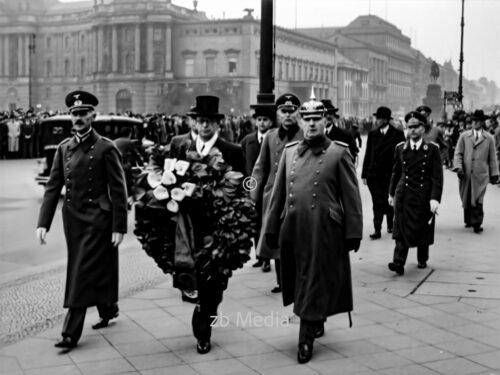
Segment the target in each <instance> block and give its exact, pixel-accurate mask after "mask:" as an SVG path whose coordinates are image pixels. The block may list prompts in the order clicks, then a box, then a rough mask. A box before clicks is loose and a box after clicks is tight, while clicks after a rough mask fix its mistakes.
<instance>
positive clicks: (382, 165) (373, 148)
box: [361, 107, 405, 240]
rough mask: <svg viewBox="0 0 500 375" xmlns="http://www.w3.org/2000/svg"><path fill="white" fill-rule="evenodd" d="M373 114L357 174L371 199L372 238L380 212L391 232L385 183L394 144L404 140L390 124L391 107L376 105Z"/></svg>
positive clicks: (377, 231) (391, 213) (379, 227)
mask: <svg viewBox="0 0 500 375" xmlns="http://www.w3.org/2000/svg"><path fill="white" fill-rule="evenodd" d="M373 115H374V116H375V119H376V120H375V121H376V128H375V129H373V130H372V131H370V132H369V133H368V139H367V141H366V153H365V159H364V161H363V169H362V172H361V178H362V179H363V183H364V184H365V185H368V189H369V190H370V194H371V196H372V202H373V226H374V228H375V231H374V232H373V234H370V238H371V239H372V240H376V239H379V238H380V237H381V236H382V235H381V230H382V221H383V219H384V216H385V217H386V220H387V232H388V233H392V230H393V216H394V211H393V209H392V207H391V206H390V205H389V204H388V202H387V196H388V194H389V183H390V182H391V174H392V162H393V157H394V150H395V149H396V145H397V144H398V143H400V142H402V141H404V140H405V135H404V133H403V132H402V131H401V130H398V129H396V128H395V127H393V126H392V125H390V123H389V122H390V120H391V119H392V117H391V110H390V109H389V108H387V107H379V108H378V109H377V112H375V113H374V114H373Z"/></svg>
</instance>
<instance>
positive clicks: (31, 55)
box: [28, 34, 36, 109]
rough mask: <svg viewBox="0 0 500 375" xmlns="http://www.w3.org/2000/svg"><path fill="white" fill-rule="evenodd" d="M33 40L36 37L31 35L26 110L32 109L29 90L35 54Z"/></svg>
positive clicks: (30, 88)
mask: <svg viewBox="0 0 500 375" xmlns="http://www.w3.org/2000/svg"><path fill="white" fill-rule="evenodd" d="M35 40H36V35H35V34H31V38H30V44H29V46H28V49H29V65H30V66H29V72H28V74H29V77H28V109H32V102H31V96H32V95H31V90H32V82H31V81H32V75H33V54H34V53H35Z"/></svg>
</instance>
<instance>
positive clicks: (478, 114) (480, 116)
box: [471, 109, 488, 121]
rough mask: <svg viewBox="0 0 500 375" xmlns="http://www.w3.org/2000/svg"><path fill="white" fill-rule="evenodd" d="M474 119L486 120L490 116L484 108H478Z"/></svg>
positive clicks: (473, 116) (473, 115)
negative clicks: (485, 112)
mask: <svg viewBox="0 0 500 375" xmlns="http://www.w3.org/2000/svg"><path fill="white" fill-rule="evenodd" d="M471 118H472V120H479V121H484V120H486V119H487V118H488V116H486V115H485V114H484V112H483V110H482V109H476V110H475V111H474V113H473V114H472V116H471Z"/></svg>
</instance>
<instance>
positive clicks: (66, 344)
mask: <svg viewBox="0 0 500 375" xmlns="http://www.w3.org/2000/svg"><path fill="white" fill-rule="evenodd" d="M76 344H77V343H76V341H73V339H71V337H63V338H62V340H61V341H58V342H56V343H55V344H54V346H55V347H56V348H61V349H71V348H74V347H75V346H76Z"/></svg>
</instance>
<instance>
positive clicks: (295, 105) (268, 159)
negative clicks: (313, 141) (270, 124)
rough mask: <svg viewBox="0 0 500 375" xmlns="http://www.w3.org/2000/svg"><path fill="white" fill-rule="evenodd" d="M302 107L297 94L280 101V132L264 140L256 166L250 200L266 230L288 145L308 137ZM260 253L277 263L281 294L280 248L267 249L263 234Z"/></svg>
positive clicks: (278, 109) (260, 240)
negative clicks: (300, 117) (300, 120)
mask: <svg viewBox="0 0 500 375" xmlns="http://www.w3.org/2000/svg"><path fill="white" fill-rule="evenodd" d="M299 107H300V100H299V98H297V97H296V96H295V95H294V94H291V93H286V94H283V95H281V96H280V97H279V98H278V99H276V120H277V122H278V128H277V129H271V130H270V131H268V133H267V135H266V136H265V137H264V141H263V142H262V146H261V148H260V153H259V157H258V158H257V161H256V162H255V166H254V169H253V172H252V177H253V178H255V186H256V188H255V190H253V191H251V192H250V196H251V198H252V199H253V200H254V201H255V203H256V205H257V207H259V206H260V207H262V213H263V215H262V227H263V228H264V226H265V222H266V220H267V216H266V212H267V208H268V206H269V199H270V198H271V192H272V189H273V186H274V179H275V177H276V171H277V170H278V163H279V161H280V158H281V154H282V153H283V149H284V148H285V145H286V144H287V143H290V142H295V141H300V140H302V139H303V138H304V133H303V132H302V129H300V127H299V124H298V110H299ZM256 253H257V255H259V256H261V257H263V258H268V259H274V260H275V262H274V264H275V267H276V281H277V284H278V285H276V286H275V287H274V288H273V289H272V290H271V292H273V293H280V292H281V276H280V262H279V256H280V250H279V248H270V247H269V246H268V245H267V243H266V241H265V240H264V233H263V232H262V231H261V235H260V238H259V242H258V245H257V250H256Z"/></svg>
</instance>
